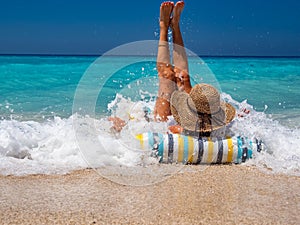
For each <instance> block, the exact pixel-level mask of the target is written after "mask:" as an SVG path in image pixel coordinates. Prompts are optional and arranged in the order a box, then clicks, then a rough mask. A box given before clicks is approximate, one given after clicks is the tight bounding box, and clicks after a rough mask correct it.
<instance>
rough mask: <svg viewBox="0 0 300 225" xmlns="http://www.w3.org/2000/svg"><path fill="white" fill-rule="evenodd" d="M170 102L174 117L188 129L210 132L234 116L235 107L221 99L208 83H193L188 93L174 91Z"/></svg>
mask: <svg viewBox="0 0 300 225" xmlns="http://www.w3.org/2000/svg"><path fill="white" fill-rule="evenodd" d="M170 103H171V112H172V115H173V117H174V119H175V120H176V122H177V123H179V124H180V125H181V126H182V127H183V128H184V129H185V130H188V131H193V132H211V131H214V130H217V129H218V128H221V127H223V126H225V125H227V124H228V123H230V122H231V121H232V120H233V118H234V116H235V108H234V107H233V106H232V105H230V104H229V103H226V102H223V101H221V99H220V94H219V92H218V90H217V89H216V88H214V87H213V86H211V85H209V84H197V85H195V86H194V87H193V88H192V90H191V92H190V94H187V93H186V92H182V91H175V92H173V94H172V96H171V101H170Z"/></svg>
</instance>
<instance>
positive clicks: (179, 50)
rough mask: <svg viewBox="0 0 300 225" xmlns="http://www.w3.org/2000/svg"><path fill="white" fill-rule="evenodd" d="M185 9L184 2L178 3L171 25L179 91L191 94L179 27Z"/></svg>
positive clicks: (186, 61)
mask: <svg viewBox="0 0 300 225" xmlns="http://www.w3.org/2000/svg"><path fill="white" fill-rule="evenodd" d="M183 8H184V2H183V1H179V2H177V3H176V5H175V7H174V10H173V18H172V20H171V24H170V26H171V29H172V34H173V63H174V72H175V77H176V78H175V79H176V83H177V87H178V89H179V90H181V91H185V92H187V93H190V91H191V89H192V86H191V83H190V77H189V69H188V60H187V56H186V52H185V48H184V44H183V39H182V35H181V31H180V25H179V21H180V15H181V12H182V10H183Z"/></svg>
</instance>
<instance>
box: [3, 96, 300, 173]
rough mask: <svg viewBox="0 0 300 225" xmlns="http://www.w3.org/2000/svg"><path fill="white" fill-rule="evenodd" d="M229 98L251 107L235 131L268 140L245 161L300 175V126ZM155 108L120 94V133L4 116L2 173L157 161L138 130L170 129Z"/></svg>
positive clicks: (75, 119) (83, 122)
mask: <svg viewBox="0 0 300 225" xmlns="http://www.w3.org/2000/svg"><path fill="white" fill-rule="evenodd" d="M223 98H225V99H227V101H229V102H230V103H232V104H233V105H235V106H236V108H237V109H242V108H248V109H250V111H251V112H250V114H249V115H247V116H245V117H242V118H236V120H235V122H234V123H233V125H232V130H233V131H234V132H235V133H236V134H240V135H245V136H247V137H256V138H259V139H261V140H263V141H264V144H265V151H264V152H261V153H254V155H253V159H251V160H249V161H248V162H247V163H246V164H245V165H246V166H247V165H254V166H256V167H258V168H260V169H262V170H263V171H265V172H274V173H284V174H289V175H296V176H300V138H299V137H300V130H299V129H291V128H288V127H285V126H283V125H281V124H280V123H279V122H278V121H276V120H272V119H271V118H269V116H268V115H266V114H265V113H264V112H256V111H255V110H254V109H253V108H252V106H251V105H249V104H247V102H246V101H244V102H241V103H240V102H237V101H235V100H233V99H232V98H231V97H230V96H229V95H226V94H223ZM153 107H154V103H153V102H132V101H130V100H128V99H125V98H123V97H122V96H120V95H118V96H117V97H116V99H115V100H114V101H113V102H112V103H111V104H110V105H109V109H110V110H111V111H112V115H116V116H118V117H120V118H122V119H124V120H125V121H126V123H127V125H126V126H125V128H124V129H123V130H122V132H121V133H120V134H116V133H114V132H113V131H112V130H111V129H110V128H111V126H112V123H111V122H109V121H108V120H107V118H102V119H93V118H90V117H81V116H78V115H72V116H71V117H70V118H66V119H62V118H60V117H55V118H53V119H52V120H47V121H44V122H34V121H16V120H1V121H0V173H1V174H3V175H8V174H14V175H25V174H53V173H59V174H61V173H67V172H69V171H72V170H76V169H83V168H88V167H103V166H104V167H105V166H123V165H124V166H129V167H134V166H138V165H144V166H145V165H149V164H153V163H154V164H156V163H158V162H157V160H156V159H154V158H151V157H150V154H148V153H145V152H141V151H139V149H138V142H137V141H136V140H135V135H136V134H138V133H143V132H147V131H155V132H165V131H166V129H167V125H166V124H165V123H154V122H147V121H146V120H145V118H144V114H145V111H147V110H148V111H152V110H153ZM150 119H151V116H150ZM74 123H76V124H77V125H78V124H79V127H80V129H78V126H77V128H76V129H75V130H74ZM91 127H93V129H90V128H91Z"/></svg>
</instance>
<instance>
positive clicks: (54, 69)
mask: <svg viewBox="0 0 300 225" xmlns="http://www.w3.org/2000/svg"><path fill="white" fill-rule="evenodd" d="M97 58H98V57H96V56H12V55H9V56H5V55H4V56H0V81H1V82H0V161H1V163H0V165H1V166H0V173H2V174H30V173H52V172H58V171H60V170H63V171H69V170H72V169H78V168H84V167H87V166H86V163H85V162H84V161H83V160H82V159H80V156H79V155H78V154H77V153H76V151H77V150H76V149H77V147H76V144H74V142H75V141H74V138H73V136H72V135H73V134H72V132H71V131H72V118H74V117H75V116H78V114H80V110H79V109H77V108H76V107H75V108H74V99H75V98H77V99H76V100H75V101H77V103H78V102H80V103H79V105H80V104H83V105H84V104H85V103H86V104H89V102H88V101H89V99H90V98H89V97H87V98H85V96H84V95H83V94H82V92H81V95H80V96H77V97H74V96H76V91H77V88H78V86H80V85H81V88H83V89H85V92H84V93H86V95H87V96H88V95H90V94H95V93H96V94H97V96H96V105H95V112H94V113H95V114H94V115H87V114H89V113H86V112H84V113H85V115H81V116H90V117H96V118H97V119H99V120H101V118H102V119H103V118H105V116H107V115H109V114H110V113H112V109H111V104H112V102H114V101H116V94H117V93H121V94H122V98H124V99H127V100H128V99H130V101H131V103H132V102H143V101H144V102H148V103H149V104H150V106H151V104H152V103H153V100H154V99H155V93H156V89H157V77H156V76H157V72H156V69H155V58H154V57H150V56H147V57H144V56H139V57H135V61H136V63H133V64H132V63H130V64H128V65H127V66H125V67H124V66H123V65H124V62H126V60H128V56H127V57H125V56H124V57H122V56H111V57H107V58H105V60H104V61H101V63H102V65H100V66H99V70H96V71H92V72H91V73H92V75H91V76H90V75H87V73H88V71H89V68H90V67H91V65H92V64H93V65H94V67H95V66H96V67H97V61H96V62H95V60H96V59H97ZM129 61H130V62H132V60H129ZM103 62H105V63H104V64H103ZM125 64H126V63H125ZM189 67H190V70H191V71H192V72H191V76H192V78H193V82H194V83H197V82H210V83H213V84H215V85H217V86H218V88H219V89H220V91H222V92H223V96H225V98H226V99H229V100H230V101H231V102H232V103H233V104H235V106H236V107H237V108H239V107H240V108H242V107H246V108H248V109H250V110H251V113H253V116H252V117H251V113H250V115H249V120H248V122H241V123H245V132H246V133H247V132H248V133H247V134H250V133H251V132H250V130H252V131H253V130H256V131H255V132H257V133H256V135H257V134H260V135H261V137H262V138H263V139H266V141H269V142H270V143H271V144H270V145H269V146H271V147H270V149H269V153H268V154H266V155H264V156H261V157H257V158H256V159H253V160H252V162H250V164H254V165H256V166H258V167H260V166H261V167H266V168H269V170H270V168H271V170H273V171H274V172H282V173H286V174H296V175H299V174H300V172H299V170H300V140H299V136H300V135H299V134H300V131H299V129H300V90H299V88H300V58H263V57H259V58H255V57H203V58H201V60H200V59H199V58H193V57H192V58H191V59H190V60H189ZM200 67H201V68H200ZM203 67H205V70H202V68H203ZM112 68H114V70H112ZM197 68H200V69H199V70H198V69H197ZM107 71H116V72H115V73H113V74H110V73H108V74H107ZM203 71H206V72H203ZM207 71H209V74H207ZM83 77H85V79H82V78H83ZM79 84H80V85H79ZM95 86H97V87H99V90H97V91H96V92H94V90H93V88H94V87H95ZM119 98H120V96H119ZM85 101H87V102H85ZM119 102H120V101H119ZM91 104H93V103H91ZM122 107H123V106H122ZM74 110H75V111H76V112H75V111H74ZM272 138H273V139H272ZM274 146H275V147H274ZM19 158H22V159H19ZM121 158H122V157H121ZM106 162H107V160H105V159H104V160H103V161H102V163H103V165H106ZM109 162H110V161H109ZM109 164H110V165H111V164H113V163H111V162H110V163H109ZM53 165H54V166H53Z"/></svg>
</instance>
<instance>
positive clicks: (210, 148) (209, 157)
mask: <svg viewBox="0 0 300 225" xmlns="http://www.w3.org/2000/svg"><path fill="white" fill-rule="evenodd" d="M207 141H208V152H207V163H211V162H212V160H213V154H214V143H213V142H212V140H211V138H208V139H207Z"/></svg>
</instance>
